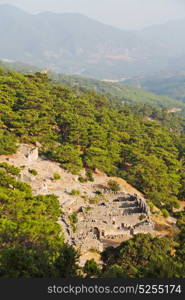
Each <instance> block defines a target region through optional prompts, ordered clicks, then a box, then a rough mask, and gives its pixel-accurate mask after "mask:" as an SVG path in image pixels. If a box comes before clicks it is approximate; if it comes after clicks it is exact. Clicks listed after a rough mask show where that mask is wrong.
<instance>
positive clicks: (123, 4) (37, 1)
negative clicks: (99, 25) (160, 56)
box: [0, 0, 185, 30]
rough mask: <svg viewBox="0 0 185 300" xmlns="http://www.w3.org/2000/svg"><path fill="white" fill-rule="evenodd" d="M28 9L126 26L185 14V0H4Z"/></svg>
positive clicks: (182, 16)
mask: <svg viewBox="0 0 185 300" xmlns="http://www.w3.org/2000/svg"><path fill="white" fill-rule="evenodd" d="M4 3H6V4H12V5H14V6H18V7H20V8H22V9H24V10H26V11H28V12H31V13H37V12H42V11H53V12H62V13H65V12H75V13H81V14H84V15H87V16H89V17H91V18H93V19H96V20H98V21H101V22H103V23H105V24H110V25H113V26H116V27H119V28H122V29H129V30H135V29H141V28H144V27H148V26H151V25H153V24H161V23H166V22H167V21H168V20H173V19H181V18H185V0H0V4H4Z"/></svg>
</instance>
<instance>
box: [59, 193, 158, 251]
mask: <svg viewBox="0 0 185 300" xmlns="http://www.w3.org/2000/svg"><path fill="white" fill-rule="evenodd" d="M105 193H107V194H108V191H106V192H105ZM109 198H110V199H109V201H101V202H100V203H98V204H93V205H89V206H88V209H87V207H81V209H80V210H79V211H78V213H77V216H78V223H77V228H76V231H75V232H72V231H71V229H70V225H69V224H68V223H69V222H68V220H67V218H66V219H65V228H66V230H65V231H66V232H65V233H66V238H67V241H68V242H69V243H70V244H73V245H76V246H77V247H78V248H80V250H82V251H85V250H89V249H95V250H97V251H102V250H103V249H104V246H105V244H106V245H107V244H109V243H110V245H111V242H112V241H118V240H119V241H120V243H121V241H123V240H125V239H129V238H132V237H133V236H134V235H135V234H137V233H145V234H146V233H152V232H153V230H154V225H153V223H152V221H151V220H150V209H149V206H148V205H147V203H146V200H145V199H144V198H142V197H140V196H138V195H136V194H134V195H131V194H126V193H123V192H119V193H113V192H110V191H109Z"/></svg>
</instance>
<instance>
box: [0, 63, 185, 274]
mask: <svg viewBox="0 0 185 300" xmlns="http://www.w3.org/2000/svg"><path fill="white" fill-rule="evenodd" d="M184 125H185V120H184V118H183V117H182V116H180V115H178V114H169V113H168V112H167V111H166V110H165V109H160V108H152V107H151V106H150V105H146V104H140V105H138V104H137V105H129V104H128V103H122V102H119V101H118V100H115V101H113V100H112V101H110V99H109V98H107V97H106V96H104V95H100V94H97V93H95V92H94V91H84V92H83V91H82V90H81V91H78V92H74V91H73V90H72V89H71V88H67V87H64V86H61V85H59V84H53V83H52V81H51V80H50V79H49V78H48V77H47V75H44V74H41V73H36V74H27V75H23V74H18V73H15V72H11V71H6V70H3V69H2V70H0V155H2V154H10V153H13V152H15V151H16V149H17V143H18V142H24V143H35V142H36V141H39V142H40V143H41V145H42V148H41V150H40V151H41V154H44V155H45V156H47V157H48V158H49V159H51V160H54V161H57V162H59V163H60V164H61V166H62V167H63V168H65V169H67V170H69V171H70V172H72V173H74V174H78V172H79V171H80V170H81V169H82V168H83V167H85V168H87V169H91V170H93V169H95V168H98V169H100V170H102V171H104V172H106V173H107V174H108V175H115V176H120V177H122V178H124V179H126V180H127V181H128V182H129V183H131V184H132V185H133V186H135V187H136V188H137V189H139V190H140V191H141V192H143V193H144V195H145V196H146V198H147V199H148V201H149V204H150V206H151V208H152V207H153V205H156V206H157V207H158V208H160V209H163V210H164V209H165V210H168V212H169V213H170V214H174V212H173V208H174V207H178V206H179V203H178V200H184V198H185V175H184V169H185V161H184V151H185V135H184ZM18 173H19V170H17V169H15V168H13V167H11V166H8V165H1V166H0V202H1V210H0V214H1V215H0V217H1V219H0V222H1V226H0V228H1V229H0V230H1V233H0V240H1V245H2V246H1V254H0V275H1V276H5V277H6V276H7V277H21V276H22V277H29V276H32V277H34V276H35V277H47V276H49V277H53V276H54V277H55V276H56V277H70V276H80V274H81V273H80V272H81V271H80V269H79V267H78V266H77V258H78V254H77V253H76V251H74V249H72V248H71V247H69V246H67V245H65V243H64V241H63V234H62V233H61V232H60V230H61V229H60V227H59V225H57V219H58V217H59V214H60V209H59V203H58V199H57V197H56V196H54V195H50V196H37V197H33V196H32V192H31V188H30V187H29V186H28V185H27V184H25V183H21V182H19V181H18V180H16V178H15V176H17V175H18ZM178 218H179V226H180V227H181V234H179V236H177V237H176V238H175V240H173V241H171V240H170V239H168V238H166V239H164V240H163V239H159V238H156V239H155V240H153V239H152V237H148V236H141V237H136V238H135V239H134V240H132V241H129V242H126V243H124V244H122V245H121V246H120V247H118V249H117V250H115V251H117V252H115V253H114V250H113V249H110V253H112V254H111V255H110V259H108V260H107V256H106V251H105V253H103V254H102V255H103V260H104V264H105V266H104V269H103V271H99V270H98V267H97V266H96V265H95V264H94V262H92V261H90V262H88V263H87V265H86V266H85V272H86V273H87V274H89V272H90V270H91V269H93V271H92V272H97V276H105V277H106V276H107V277H109V276H110V272H112V273H111V274H112V275H111V276H110V277H112V276H118V277H120V276H121V277H124V276H127V277H134V276H137V277H140V276H141V277H142V276H143V277H144V276H149V275H150V273H149V272H150V271H151V272H152V274H154V276H163V275H164V274H167V275H168V276H172V274H173V276H176V277H179V276H182V275H183V274H184V273H182V270H184V267H183V266H184V265H183V257H184V215H183V213H182V215H180V216H178ZM140 243H146V244H147V245H148V248H147V249H146V252H147V253H146V257H144V256H145V254H144V253H142V252H141V253H140V255H141V256H142V255H143V259H142V260H141V262H140V261H139V260H137V261H136V259H135V258H134V259H133V261H132V269H130V267H128V265H126V266H125V265H124V257H126V256H127V251H133V256H134V255H135V256H137V247H138V248H140V246H137V245H140ZM164 244H165V247H163V246H164ZM152 245H156V252H157V251H158V252H157V253H158V254H159V252H160V251H163V253H164V258H163V259H164V261H167V260H169V261H170V262H171V265H170V266H171V268H172V269H173V270H175V273H174V272H173V273H170V271H169V270H164V273H160V274H159V273H157V272H159V270H158V269H160V266H161V264H163V263H164V261H160V257H161V256H160V255H159V256H158V255H157V253H156V257H155V258H156V259H158V261H157V263H156V261H155V260H154V259H155V258H154V257H153V256H151V254H150V253H151V251H152V252H153V254H154V252H155V251H153V250H151V249H153V246H152ZM128 248H129V249H130V250H128ZM172 248H174V249H175V251H176V252H177V253H178V255H176V256H175V257H174V258H173V257H172V256H171V254H170V253H171V252H170V249H172ZM161 249H163V250H161ZM107 251H109V250H107ZM138 251H139V250H138ZM120 261H122V263H120ZM18 262H19V264H18ZM17 265H18V267H17ZM118 265H119V267H118ZM157 267H158V269H157ZM101 272H103V273H101ZM165 272H168V273H165ZM114 274H115V275H114ZM116 274H118V275H116ZM152 274H151V275H152ZM156 274H157V275H156Z"/></svg>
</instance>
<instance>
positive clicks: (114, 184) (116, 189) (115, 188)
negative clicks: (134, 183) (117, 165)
mask: <svg viewBox="0 0 185 300" xmlns="http://www.w3.org/2000/svg"><path fill="white" fill-rule="evenodd" d="M108 187H109V189H111V191H113V192H119V191H120V189H121V188H120V185H119V183H117V182H116V181H114V180H109V182H108Z"/></svg>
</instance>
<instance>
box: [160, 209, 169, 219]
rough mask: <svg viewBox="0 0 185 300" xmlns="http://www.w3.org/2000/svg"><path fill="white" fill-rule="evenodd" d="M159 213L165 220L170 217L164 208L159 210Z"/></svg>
mask: <svg viewBox="0 0 185 300" xmlns="http://www.w3.org/2000/svg"><path fill="white" fill-rule="evenodd" d="M161 212H162V214H163V216H164V217H165V218H168V217H169V216H170V214H169V212H168V211H167V209H165V208H163V209H161Z"/></svg>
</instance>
